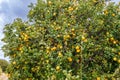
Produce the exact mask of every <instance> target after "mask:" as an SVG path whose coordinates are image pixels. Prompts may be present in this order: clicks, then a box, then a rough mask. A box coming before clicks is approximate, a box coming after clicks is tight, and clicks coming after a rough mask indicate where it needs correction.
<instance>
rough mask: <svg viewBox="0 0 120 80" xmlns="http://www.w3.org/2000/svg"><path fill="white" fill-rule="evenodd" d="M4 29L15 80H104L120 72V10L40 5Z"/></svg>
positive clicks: (95, 3)
mask: <svg viewBox="0 0 120 80" xmlns="http://www.w3.org/2000/svg"><path fill="white" fill-rule="evenodd" d="M29 7H31V10H30V12H29V14H28V19H29V20H28V21H27V22H24V21H22V20H21V19H16V20H15V21H14V22H13V23H11V24H7V25H6V26H5V28H4V34H5V37H4V38H3V41H4V42H5V43H6V44H5V45H4V46H3V51H4V52H5V55H6V56H9V57H10V59H11V60H10V62H11V64H10V66H9V68H8V72H9V75H10V80H65V79H67V80H80V79H81V80H94V79H97V80H100V79H103V80H105V79H110V78H114V77H112V76H109V74H110V75H112V74H113V73H114V72H115V70H116V69H117V68H118V67H119V66H120V37H119V36H120V5H119V4H114V3H108V4H106V3H105V0H78V1H76V0H48V1H47V2H44V1H41V0H38V2H37V4H36V5H32V4H31V5H30V6H29Z"/></svg>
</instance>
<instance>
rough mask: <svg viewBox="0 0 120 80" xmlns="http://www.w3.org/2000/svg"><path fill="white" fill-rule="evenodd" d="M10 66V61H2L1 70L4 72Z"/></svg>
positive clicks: (0, 62)
mask: <svg viewBox="0 0 120 80" xmlns="http://www.w3.org/2000/svg"><path fill="white" fill-rule="evenodd" d="M8 65H9V63H8V61H6V60H4V59H0V68H1V69H2V71H3V72H5V71H6V69H7V67H8Z"/></svg>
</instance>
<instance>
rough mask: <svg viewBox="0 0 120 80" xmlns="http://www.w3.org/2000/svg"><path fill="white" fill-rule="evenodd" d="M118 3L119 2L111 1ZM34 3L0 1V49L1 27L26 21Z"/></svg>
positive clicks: (32, 0)
mask: <svg viewBox="0 0 120 80" xmlns="http://www.w3.org/2000/svg"><path fill="white" fill-rule="evenodd" d="M112 1H114V2H119V1H120V0H112ZM31 2H32V3H35V2H36V0H0V49H1V46H2V45H3V43H2V42H1V39H2V38H3V33H2V31H3V27H4V25H5V24H7V23H11V22H12V21H13V20H14V19H15V18H18V17H19V18H22V19H23V20H26V19H27V17H26V16H27V13H28V11H29V8H28V5H29V4H30V3H31ZM0 59H7V60H8V58H5V57H4V54H3V52H2V51H1V50H0Z"/></svg>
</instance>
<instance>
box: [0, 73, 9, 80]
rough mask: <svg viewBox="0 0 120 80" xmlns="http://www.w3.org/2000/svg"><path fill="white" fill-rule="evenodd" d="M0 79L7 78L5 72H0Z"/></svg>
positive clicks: (6, 79) (4, 79) (5, 79)
mask: <svg viewBox="0 0 120 80" xmlns="http://www.w3.org/2000/svg"><path fill="white" fill-rule="evenodd" d="M0 80H8V77H7V75H6V74H5V73H1V74H0Z"/></svg>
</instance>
